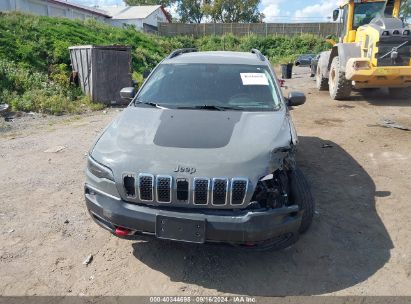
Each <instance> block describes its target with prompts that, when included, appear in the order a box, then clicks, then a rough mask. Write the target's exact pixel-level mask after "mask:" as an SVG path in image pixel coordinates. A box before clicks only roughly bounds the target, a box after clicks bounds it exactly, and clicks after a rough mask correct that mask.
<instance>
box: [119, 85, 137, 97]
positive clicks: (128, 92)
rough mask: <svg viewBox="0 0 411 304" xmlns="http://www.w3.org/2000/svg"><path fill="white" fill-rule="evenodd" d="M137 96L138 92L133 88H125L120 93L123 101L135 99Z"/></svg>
mask: <svg viewBox="0 0 411 304" xmlns="http://www.w3.org/2000/svg"><path fill="white" fill-rule="evenodd" d="M135 95H136V91H135V89H134V88H133V87H127V88H123V89H121V91H120V96H121V98H123V99H133V98H134V96H135Z"/></svg>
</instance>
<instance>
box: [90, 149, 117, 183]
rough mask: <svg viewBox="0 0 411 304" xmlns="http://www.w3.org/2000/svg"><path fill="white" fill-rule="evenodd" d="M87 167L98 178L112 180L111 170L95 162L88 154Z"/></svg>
mask: <svg viewBox="0 0 411 304" xmlns="http://www.w3.org/2000/svg"><path fill="white" fill-rule="evenodd" d="M87 169H88V170H89V171H90V172H91V174H93V175H94V176H97V177H98V178H105V179H108V180H111V181H113V182H114V176H113V172H111V170H110V168H107V167H106V166H103V165H102V164H99V163H98V162H96V161H95V160H94V159H93V158H91V156H90V155H89V157H88V159H87Z"/></svg>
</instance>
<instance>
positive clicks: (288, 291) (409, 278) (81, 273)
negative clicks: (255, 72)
mask: <svg viewBox="0 0 411 304" xmlns="http://www.w3.org/2000/svg"><path fill="white" fill-rule="evenodd" d="M296 72H297V74H296V75H294V78H293V79H292V80H290V81H287V85H288V90H299V91H303V92H305V93H306V94H307V97H308V100H307V103H306V104H305V105H304V106H301V107H299V108H296V109H294V110H293V111H292V116H293V119H294V122H295V123H296V126H297V129H298V132H299V135H300V147H299V152H298V162H299V164H300V166H301V168H302V170H303V171H304V173H305V174H306V175H307V177H308V180H309V181H310V183H311V186H312V191H313V194H314V197H315V199H316V203H317V210H316V215H315V219H314V223H313V226H312V228H311V229H310V230H309V231H308V232H307V233H306V234H305V235H303V236H301V238H300V240H299V241H298V243H297V244H295V245H294V246H292V247H290V248H288V249H286V250H283V251H277V252H262V253H261V252H260V253H257V252H248V251H241V250H238V249H234V248H227V247H219V246H197V245H187V244H180V243H171V242H165V241H158V240H155V239H150V238H142V239H141V240H138V241H127V240H121V239H118V238H116V237H114V236H111V235H110V234H109V233H108V232H106V231H104V230H103V229H101V228H100V227H98V226H97V225H96V224H94V222H93V221H92V220H91V219H90V218H89V216H88V214H87V212H86V209H85V204H84V200H83V182H84V174H83V170H84V167H85V163H86V157H85V153H87V151H88V149H89V147H90V145H91V143H92V142H93V140H94V139H95V138H96V136H97V135H98V134H99V133H100V132H101V131H102V129H103V128H104V127H105V126H106V125H107V124H108V123H109V122H110V121H111V120H112V119H113V118H114V117H115V116H117V115H118V114H119V111H121V110H119V109H109V110H107V111H105V112H103V111H101V112H95V113H89V114H87V115H79V116H62V117H48V116H45V117H43V116H41V115H29V116H25V117H24V118H17V119H15V120H14V121H11V122H0V180H1V183H0V278H1V279H0V295H222V294H243V295H253V296H274V295H277V296H279V295H323V294H334V295H408V296H411V242H410V240H411V221H410V216H409V214H411V205H410V203H409V197H411V183H410V182H409V181H410V180H411V173H410V168H411V152H410V151H411V132H407V131H403V130H398V129H390V128H383V127H381V126H379V125H378V123H379V122H380V121H381V120H382V119H390V120H394V121H396V122H397V123H400V124H403V125H406V126H411V100H410V98H404V99H392V98H390V96H389V95H386V94H385V93H384V92H383V91H375V92H368V93H367V95H365V96H363V95H360V94H356V95H355V96H354V97H353V98H352V99H351V100H350V101H345V102H335V101H331V100H330V98H329V96H328V93H327V92H321V93H319V92H317V91H316V89H315V83H314V81H313V79H311V78H309V74H308V73H309V72H308V69H304V68H297V69H296ZM56 147H58V148H59V149H62V150H61V151H59V152H57V153H46V152H44V151H46V150H48V149H51V148H56ZM59 149H57V150H59ZM90 254H91V255H92V256H93V260H92V261H91V263H90V264H89V265H88V266H86V265H84V264H83V261H84V260H85V259H86V257H87V256H88V255H90Z"/></svg>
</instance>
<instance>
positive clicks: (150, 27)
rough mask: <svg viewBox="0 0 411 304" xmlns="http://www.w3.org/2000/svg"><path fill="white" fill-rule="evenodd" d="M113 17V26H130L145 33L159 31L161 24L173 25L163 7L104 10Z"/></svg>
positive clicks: (150, 6) (130, 7)
mask: <svg viewBox="0 0 411 304" xmlns="http://www.w3.org/2000/svg"><path fill="white" fill-rule="evenodd" d="M102 9H103V10H105V11H106V12H107V14H109V15H110V16H111V20H112V21H111V22H112V23H113V25H122V24H130V25H134V26H135V27H136V28H137V29H140V30H144V31H145V32H151V31H157V29H158V24H159V23H171V20H170V19H169V17H168V15H167V13H166V11H165V10H164V8H163V7H162V6H161V5H144V6H126V7H117V8H108V7H106V8H102Z"/></svg>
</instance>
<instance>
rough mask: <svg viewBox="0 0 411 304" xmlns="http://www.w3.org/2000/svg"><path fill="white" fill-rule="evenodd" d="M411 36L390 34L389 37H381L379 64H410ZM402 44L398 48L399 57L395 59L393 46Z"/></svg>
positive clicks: (378, 44) (378, 55)
mask: <svg viewBox="0 0 411 304" xmlns="http://www.w3.org/2000/svg"><path fill="white" fill-rule="evenodd" d="M410 40H411V37H408V36H405V37H401V36H390V37H387V38H381V40H380V41H379V42H378V43H377V47H378V53H377V54H376V55H377V59H378V60H377V65H378V66H408V65H409V63H410V58H411V41H410ZM400 45H402V46H401V47H400V48H399V49H397V52H398V57H397V58H396V59H395V60H394V59H392V58H391V54H390V52H391V51H392V50H393V48H396V47H398V46H400Z"/></svg>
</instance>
